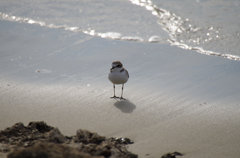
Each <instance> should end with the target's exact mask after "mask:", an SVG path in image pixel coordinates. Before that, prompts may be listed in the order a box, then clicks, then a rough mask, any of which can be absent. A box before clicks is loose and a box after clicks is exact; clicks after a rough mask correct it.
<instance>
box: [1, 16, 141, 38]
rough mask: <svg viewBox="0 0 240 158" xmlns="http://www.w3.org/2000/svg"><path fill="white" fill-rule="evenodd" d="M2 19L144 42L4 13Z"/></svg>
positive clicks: (110, 33)
mask: <svg viewBox="0 0 240 158" xmlns="http://www.w3.org/2000/svg"><path fill="white" fill-rule="evenodd" d="M0 18H1V19H2V20H6V21H12V22H19V23H27V24H31V25H39V26H42V27H47V28H52V29H63V30H66V31H71V32H81V33H84V34H87V35H90V36H96V37H101V38H106V39H114V40H127V41H139V42H142V41H144V40H143V39H142V38H141V37H131V36H122V34H120V33H118V32H104V33H103V32H96V31H95V30H93V29H88V30H83V29H81V28H80V27H76V26H67V25H55V24H47V23H45V22H43V21H38V20H34V19H31V18H26V17H18V16H13V15H8V14H6V13H2V12H0Z"/></svg>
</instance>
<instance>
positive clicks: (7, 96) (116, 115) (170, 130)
mask: <svg viewBox="0 0 240 158" xmlns="http://www.w3.org/2000/svg"><path fill="white" fill-rule="evenodd" d="M0 37H1V38H0V130H3V129H5V128H6V127H9V126H12V125H13V124H15V123H16V122H23V123H25V124H28V123H29V122H31V121H40V120H42V121H45V122H47V123H48V124H50V125H53V126H55V127H57V128H59V129H60V130H61V131H62V133H63V134H64V135H73V134H75V131H76V130H77V129H79V128H81V129H88V130H90V131H95V132H97V133H99V134H100V135H104V136H107V137H128V138H130V139H131V140H133V141H134V144H133V145H131V146H130V147H129V150H130V151H131V152H133V153H136V154H138V155H139V157H140V158H159V157H161V156H162V155H163V154H165V153H168V152H174V151H179V152H181V153H183V154H184V156H183V157H184V158H193V157H194V158H206V157H213V158H226V157H231V158H239V156H240V150H239V147H240V133H239V131H240V124H239V122H240V115H239V114H240V110H239V106H240V102H239V101H240V99H239V96H240V84H239V78H240V71H239V69H240V62H239V61H234V60H228V59H225V58H220V57H217V56H207V55H201V54H197V53H194V52H193V51H190V50H184V49H180V48H178V47H175V46H170V45H167V44H155V43H143V42H131V41H121V40H110V39H102V38H98V37H92V36H88V35H85V34H81V33H74V32H69V31H65V30H61V29H49V28H44V27H40V26H37V25H28V24H24V23H16V22H9V21H4V20H0ZM113 60H120V61H122V63H123V65H124V67H126V68H127V69H128V71H129V74H130V79H129V81H128V82H127V84H126V86H125V90H124V97H125V98H126V99H127V100H115V99H110V97H111V96H112V95H113V89H112V84H111V83H110V82H109V81H108V79H107V76H108V72H109V69H110V67H111V62H112V61H113ZM120 90H121V88H120V87H117V94H118V95H120Z"/></svg>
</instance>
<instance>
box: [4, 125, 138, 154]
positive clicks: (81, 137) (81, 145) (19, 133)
mask: <svg viewBox="0 0 240 158" xmlns="http://www.w3.org/2000/svg"><path fill="white" fill-rule="evenodd" d="M132 143H133V142H132V141H131V140H130V139H128V138H106V137H103V136H100V135H98V134H97V133H93V132H89V131H87V130H81V129H79V130H77V133H76V135H75V136H71V137H68V136H64V135H62V134H61V132H60V131H59V130H58V129H57V128H54V127H51V126H49V125H47V124H46V123H45V122H42V121H41V122H30V123H29V124H28V126H24V124H23V123H16V124H15V125H13V126H12V127H9V128H6V129H5V130H3V131H0V152H2V153H7V157H8V158H23V157H24V158H67V157H71V158H137V157H138V156H137V155H136V154H133V153H131V152H129V151H128V150H127V146H126V145H128V144H132Z"/></svg>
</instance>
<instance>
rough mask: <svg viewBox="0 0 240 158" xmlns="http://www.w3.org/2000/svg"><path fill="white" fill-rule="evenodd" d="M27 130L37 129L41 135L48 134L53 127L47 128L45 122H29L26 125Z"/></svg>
mask: <svg viewBox="0 0 240 158" xmlns="http://www.w3.org/2000/svg"><path fill="white" fill-rule="evenodd" d="M28 128H30V129H32V130H34V129H37V130H38V131H39V132H41V133H45V132H49V131H50V130H52V129H53V127H51V126H48V125H47V124H46V123H45V122H43V121H39V122H30V123H29V124H28Z"/></svg>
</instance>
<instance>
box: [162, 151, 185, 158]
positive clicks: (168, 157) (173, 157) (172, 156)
mask: <svg viewBox="0 0 240 158" xmlns="http://www.w3.org/2000/svg"><path fill="white" fill-rule="evenodd" d="M176 156H183V154H182V153H180V152H177V151H175V152H173V153H167V154H164V155H163V156H162V157H161V158H176Z"/></svg>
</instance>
